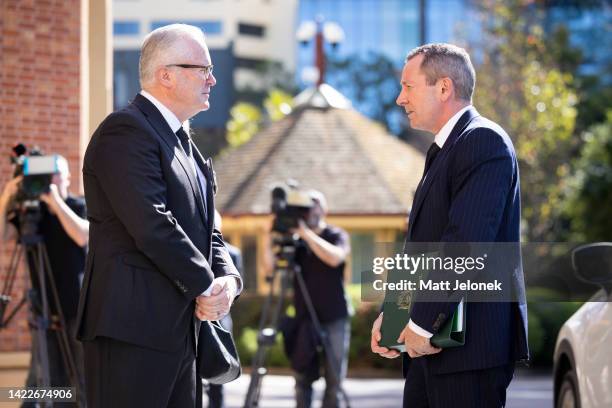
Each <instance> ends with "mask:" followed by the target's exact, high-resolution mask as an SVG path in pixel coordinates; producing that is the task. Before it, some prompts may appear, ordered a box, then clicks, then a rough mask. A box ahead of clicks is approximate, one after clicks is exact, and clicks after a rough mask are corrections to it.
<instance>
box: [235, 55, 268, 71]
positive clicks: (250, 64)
mask: <svg viewBox="0 0 612 408" xmlns="http://www.w3.org/2000/svg"><path fill="white" fill-rule="evenodd" d="M265 65H266V62H265V61H264V60H260V59H256V58H241V57H236V67H238V68H248V69H260V68H263V67H264V66H265Z"/></svg>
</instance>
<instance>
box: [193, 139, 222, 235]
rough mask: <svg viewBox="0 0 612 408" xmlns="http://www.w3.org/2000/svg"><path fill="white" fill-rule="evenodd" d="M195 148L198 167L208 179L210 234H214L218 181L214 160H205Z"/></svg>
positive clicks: (207, 204) (208, 225)
mask: <svg viewBox="0 0 612 408" xmlns="http://www.w3.org/2000/svg"><path fill="white" fill-rule="evenodd" d="M191 146H192V148H193V157H194V158H195V161H196V165H197V166H199V167H200V169H201V170H202V173H203V174H204V177H206V193H205V194H206V209H207V210H208V214H207V215H208V224H207V227H208V232H209V233H210V234H212V231H213V226H214V221H215V202H214V200H215V194H214V193H215V191H214V190H215V189H216V183H217V180H216V179H215V175H214V170H213V168H212V159H208V160H204V157H203V156H202V154H201V153H200V150H198V148H197V146H196V145H195V143H192V144H191Z"/></svg>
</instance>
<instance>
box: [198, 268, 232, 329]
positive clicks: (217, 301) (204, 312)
mask: <svg viewBox="0 0 612 408" xmlns="http://www.w3.org/2000/svg"><path fill="white" fill-rule="evenodd" d="M237 290H238V288H237V284H236V279H235V278H234V277H233V276H231V277H229V278H228V277H221V278H215V280H213V283H212V292H211V294H210V296H205V295H201V296H198V297H197V298H196V308H195V314H196V317H197V318H198V319H200V320H220V319H222V318H223V316H225V315H226V314H228V313H229V311H230V307H231V305H232V303H233V302H234V298H235V297H236V292H237Z"/></svg>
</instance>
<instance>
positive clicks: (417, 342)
mask: <svg viewBox="0 0 612 408" xmlns="http://www.w3.org/2000/svg"><path fill="white" fill-rule="evenodd" d="M382 319H383V314H382V313H381V314H380V315H379V316H378V318H377V319H376V320H375V321H374V324H373V325H372V338H371V340H370V347H371V349H372V352H374V353H376V354H379V355H380V356H382V357H386V358H395V357H397V356H399V355H400V353H399V352H398V351H397V350H391V349H388V348H387V347H382V346H380V345H379V342H380V340H381V338H382V335H381V333H380V326H381V325H382ZM397 342H398V343H404V345H405V346H406V352H407V353H408V355H409V356H410V357H411V358H417V357H422V356H425V355H428V354H436V353H439V352H440V351H442V349H439V348H437V347H434V346H432V345H431V343H430V341H429V339H428V338H426V337H423V336H419V335H418V334H416V333H415V332H414V331H413V330H412V329H411V328H410V326H409V325H406V327H404V330H402V332H401V333H400V336H399V338H398V339H397Z"/></svg>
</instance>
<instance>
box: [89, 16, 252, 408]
mask: <svg viewBox="0 0 612 408" xmlns="http://www.w3.org/2000/svg"><path fill="white" fill-rule="evenodd" d="M212 69H213V66H212V63H211V59H210V54H209V52H208V48H207V47H206V44H205V42H204V34H203V33H202V31H201V30H200V29H198V28H197V27H193V26H188V25H184V24H173V25H170V26H165V27H161V28H158V29H157V30H155V31H153V32H151V33H150V34H149V35H148V36H147V37H146V38H145V40H144V43H143V46H142V49H141V56H140V83H141V86H142V89H143V90H142V91H141V92H140V94H139V95H137V96H136V97H135V98H134V101H133V102H132V103H131V104H130V105H129V106H128V107H126V108H125V109H122V110H120V111H118V112H114V113H112V114H111V115H109V116H108V117H107V118H106V119H105V120H104V122H103V123H102V124H101V125H100V126H99V127H98V129H97V130H96V132H95V133H94V135H93V136H92V138H91V141H90V143H89V146H88V148H87V151H86V153H85V161H84V165H83V178H84V184H85V199H86V201H87V206H88V208H89V214H88V215H89V219H90V240H89V254H88V257H87V265H86V272H85V278H84V283H83V289H82V291H81V300H80V304H79V317H78V322H79V327H78V336H79V338H80V340H81V341H83V346H84V354H85V381H86V388H87V391H88V393H87V404H88V407H89V408H96V407H116V408H119V407H139V406H142V407H195V406H196V405H197V404H196V400H198V401H197V403H198V404H199V405H197V406H201V402H200V401H199V400H200V399H201V395H200V390H197V388H201V386H200V387H197V388H196V368H195V341H196V336H197V333H198V332H199V327H200V321H201V320H219V319H220V318H222V317H223V316H224V315H226V314H227V313H228V312H229V309H230V306H231V304H232V302H233V300H234V298H235V297H236V295H237V294H238V293H239V292H240V290H241V287H242V281H241V279H240V275H239V274H238V271H237V270H236V268H235V267H234V265H233V264H232V261H231V259H230V256H229V254H228V252H227V249H226V247H225V245H224V243H223V237H222V236H221V233H220V232H219V231H218V230H216V229H215V228H214V226H213V220H214V190H215V185H214V183H215V182H214V177H213V171H212V167H211V163H210V161H208V162H207V161H205V160H204V159H203V158H202V156H201V155H200V153H199V151H198V150H197V148H196V147H195V145H194V144H193V142H192V141H191V139H190V137H189V135H188V133H187V132H186V131H185V130H184V124H186V121H187V120H188V119H189V118H191V117H192V116H194V115H195V114H197V113H198V112H200V111H203V110H207V109H208V108H209V107H210V102H209V98H210V90H211V88H212V87H213V86H214V85H215V83H216V80H215V77H214V76H213V74H212ZM196 390H197V391H196ZM196 393H197V396H196Z"/></svg>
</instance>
